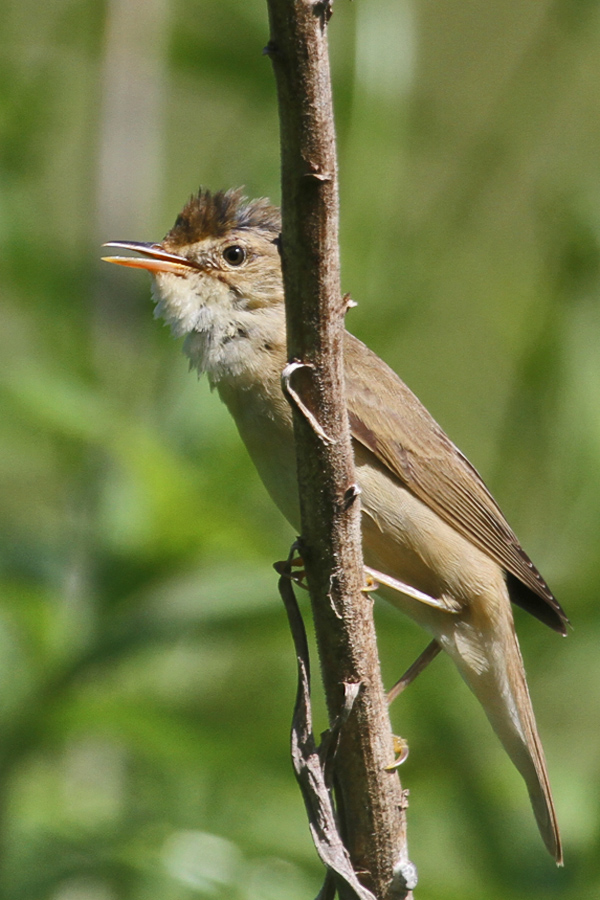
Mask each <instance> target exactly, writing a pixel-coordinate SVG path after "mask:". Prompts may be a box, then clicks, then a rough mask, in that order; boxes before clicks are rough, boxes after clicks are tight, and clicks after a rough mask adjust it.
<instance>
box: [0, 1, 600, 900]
mask: <svg viewBox="0 0 600 900" xmlns="http://www.w3.org/2000/svg"><path fill="white" fill-rule="evenodd" d="M1 7H2V21H3V33H4V48H3V56H2V60H1V61H0V88H1V94H0V129H1V140H0V181H1V186H2V191H1V194H2V206H1V207H0V236H1V238H2V242H1V249H0V255H1V262H2V273H3V274H2V285H3V291H2V295H3V296H2V308H1V311H0V358H1V359H2V362H3V365H2V367H1V371H0V403H1V413H0V436H1V440H0V485H1V488H2V519H1V521H0V532H1V535H2V538H3V540H2V545H1V549H0V798H1V800H0V817H1V820H0V860H1V865H0V896H1V897H2V898H6V900H9V898H10V900H42V898H44V900H45V898H51V900H146V898H156V897H160V898H165V900H192V898H196V897H198V898H200V897H212V898H217V900H218V898H223V900H225V898H227V900H230V898H233V900H300V898H306V897H311V896H314V895H315V894H316V893H317V890H318V887H319V884H320V879H321V868H320V865H319V863H318V861H316V859H315V856H314V851H313V850H312V847H311V844H310V840H309V836H308V831H307V826H306V822H305V816H304V810H303V808H302V803H301V799H300V795H299V794H298V792H297V790H296V786H295V783H294V781H293V776H292V772H291V766H290V764H289V760H288V728H289V720H290V715H291V707H292V703H293V697H294V691H295V684H294V679H295V671H294V660H293V656H292V652H291V643H290V639H289V636H288V634H287V628H286V625H285V622H284V615H283V612H282V610H281V608H280V604H279V601H278V599H277V596H276V583H275V576H274V574H273V572H272V569H271V563H272V562H273V561H274V560H275V559H277V558H280V557H284V556H285V555H286V554H287V551H288V547H289V543H290V539H291V537H292V535H291V532H290V531H289V529H288V528H287V526H284V525H283V523H282V520H281V518H280V516H279V514H278V513H277V511H276V510H274V509H273V508H272V506H271V503H270V501H269V500H268V498H267V497H266V495H265V494H264V491H263V489H262V487H261V486H260V484H259V483H258V479H257V476H256V475H255V473H254V472H253V470H252V469H251V466H250V464H249V462H248V460H247V459H246V456H245V453H244V450H243V448H242V447H241V445H240V442H239V440H238V438H237V435H236V434H235V432H234V428H233V426H232V424H231V423H230V422H229V420H228V418H227V414H226V411H225V410H224V409H223V408H221V406H220V405H219V402H218V399H217V398H216V397H215V396H213V395H211V394H210V392H209V391H208V388H207V386H206V384H203V383H200V384H198V382H197V381H196V379H195V377H193V376H191V375H189V374H188V373H187V372H186V366H185V361H184V359H183V357H182V356H181V354H180V351H179V349H178V347H177V345H176V343H175V342H174V341H173V340H172V339H171V338H170V336H169V335H168V334H167V332H166V331H165V330H164V329H162V328H161V326H160V325H159V324H157V323H155V322H152V319H151V305H150V302H149V286H148V283H147V278H146V276H142V275H141V274H140V273H137V274H136V273H133V272H125V271H115V272H108V271H104V269H103V268H101V264H100V263H99V262H98V257H99V255H100V249H99V244H100V243H101V242H102V241H103V240H109V239H118V238H123V239H132V240H146V239H152V238H160V237H161V236H162V235H163V234H164V233H165V232H166V231H167V229H168V228H169V227H170V226H171V224H172V222H173V220H174V218H175V215H176V213H177V212H178V210H179V208H180V207H181V206H182V205H183V202H184V201H185V199H186V198H187V197H188V196H189V194H190V193H191V192H192V191H194V190H195V189H197V187H198V185H199V184H200V183H202V184H204V185H206V186H209V187H212V188H221V187H229V186H236V185H239V184H245V185H246V189H247V192H248V193H249V194H250V195H269V196H271V197H272V199H274V200H276V199H277V196H278V178H279V174H278V133H277V117H276V103H275V88H274V82H273V78H272V75H271V72H270V68H269V62H268V59H267V58H263V57H262V56H261V50H262V47H263V46H264V45H265V44H266V42H267V39H268V28H267V20H266V19H267V17H266V6H265V4H264V2H263V0H221V2H220V3H216V2H209V0H206V2H204V3H201V4H191V5H190V4H183V3H170V4H169V3H168V2H167V0H154V2H148V3H146V4H137V5H136V6H135V8H134V7H133V5H129V4H127V3H126V2H124V0H121V2H115V3H112V4H108V5H105V4H99V3H87V4H84V3H67V4H45V5H44V4H39V3H36V4H34V3H32V2H31V0H22V2H20V3H19V4H8V3H2V4H1ZM575 11H576V12H575ZM599 36H600V21H599V14H598V9H597V5H596V4H594V3H589V2H588V3H579V4H568V3H565V2H562V3H551V2H549V0H543V2H538V3H535V4H531V3H527V2H526V0H520V2H517V3H508V2H503V3H499V4H498V3H497V4H494V5H492V6H491V5H490V4H489V3H484V2H483V0H476V2H474V3H470V4H468V5H467V6H465V5H464V4H461V3H458V2H451V3H449V4H444V5H442V6H440V5H437V6H436V5H432V4H429V5H427V4H418V5H417V4H415V5H414V6H413V5H410V4H409V3H408V0H405V2H398V0H381V2H380V3H378V4H373V3H355V4H352V5H339V7H338V6H337V5H336V10H335V16H334V18H333V21H332V24H331V40H332V59H333V66H334V81H335V91H336V98H337V109H338V130H339V134H340V175H341V193H342V256H343V281H344V287H345V289H346V290H350V291H351V292H352V295H353V297H354V299H355V300H357V301H358V303H359V306H358V309H356V310H354V311H352V312H351V314H350V318H349V326H350V327H351V329H352V330H354V331H355V332H356V333H357V334H358V335H359V336H360V337H362V338H363V339H365V340H367V341H368V343H370V344H371V345H372V346H373V347H374V348H375V349H377V350H378V351H379V352H380V353H381V355H383V356H384V357H385V358H386V359H387V361H388V362H390V364H392V365H393V366H394V367H395V368H396V369H397V371H398V372H399V373H400V374H401V375H402V376H403V377H404V379H405V380H406V381H407V382H408V383H409V384H410V386H411V387H412V388H413V389H414V390H415V391H416V392H417V393H418V394H419V395H420V396H421V398H422V399H423V400H424V402H425V403H426V404H427V405H428V407H429V408H430V409H431V410H432V412H433V413H434V414H435V415H436V417H437V418H438V419H439V421H440V422H441V423H442V424H443V426H444V427H445V428H446V430H447V431H449V433H450V434H451V435H452V437H453V438H454V439H455V441H456V442H457V443H458V444H459V445H460V446H461V447H462V448H463V449H464V450H465V451H466V452H467V453H468V454H469V456H470V458H471V459H472V460H473V462H474V463H475V464H476V465H477V466H478V468H480V470H481V471H482V472H483V473H484V474H485V476H486V480H487V481H488V483H489V484H490V486H491V487H492V489H493V490H494V493H495V494H496V496H497V497H498V499H499V501H500V502H501V504H502V506H503V508H504V509H505V511H506V512H507V515H508V517H509V519H510V521H511V523H512V524H513V525H514V527H515V529H516V530H517V532H518V533H519V535H520V536H521V538H522V540H523V542H524V544H525V546H526V548H527V549H528V551H529V552H530V553H531V555H532V556H533V558H534V559H535V561H536V563H537V564H538V565H539V567H540V569H541V570H542V572H543V573H544V575H545V576H546V577H547V579H548V580H549V582H550V584H551V585H552V587H553V589H554V590H555V592H556V594H557V596H558V597H559V598H560V600H561V602H562V603H563V604H564V606H565V608H566V609H567V611H568V613H569V615H570V616H571V618H572V620H573V622H574V625H575V629H574V630H573V633H572V634H571V635H570V637H569V639H568V640H567V641H560V640H559V639H558V638H557V637H556V636H555V635H553V634H551V633H550V632H549V631H545V630H544V629H542V627H541V626H540V625H539V623H537V622H534V621H530V620H527V618H526V617H525V616H524V615H523V616H522V615H518V616H517V620H518V621H517V624H518V628H519V633H520V634H521V635H522V645H523V651H524V656H525V659H526V664H527V669H528V673H529V676H530V684H531V689H532V693H533V696H534V703H535V706H536V710H537V711H538V717H539V724H540V730H541V733H542V736H543V739H544V744H545V747H546V751H547V755H548V758H549V764H550V771H551V776H552V781H553V786H554V789H555V795H556V801H557V807H558V813H559V818H560V820H561V823H562V826H563V831H564V839H565V856H566V868H565V870H564V871H560V872H558V871H556V870H554V869H553V866H552V863H551V861H550V860H549V858H548V857H547V856H546V854H545V852H544V850H543V847H542V845H541V842H540V840H539V837H538V835H537V831H536V828H535V825H534V822H533V817H532V815H531V812H530V810H529V805H528V802H527V798H526V795H525V791H524V790H523V787H522V784H521V782H520V779H519V778H518V776H517V775H516V774H515V773H514V772H513V771H512V769H511V767H510V764H509V762H508V761H507V759H506V758H505V756H504V754H503V753H502V751H501V750H500V748H499V747H498V746H497V744H496V742H495V740H494V738H493V736H492V735H491V733H490V732H489V728H488V727H487V723H486V722H485V720H484V719H483V717H482V715H481V712H480V710H479V709H478V708H477V706H476V704H475V702H474V701H473V700H472V698H471V697H470V695H469V694H468V692H467V691H466V689H465V688H464V686H463V685H462V683H460V681H459V679H458V677H457V676H456V674H455V673H454V671H453V670H452V668H451V666H450V664H449V663H448V662H447V660H439V661H437V662H436V663H435V665H434V666H433V667H432V669H431V671H428V672H427V673H426V674H425V675H423V676H422V678H421V679H419V681H418V682H417V683H416V684H415V685H414V686H413V687H412V688H411V690H410V691H409V692H408V693H407V694H406V695H405V696H404V697H403V698H402V700H401V701H400V702H399V703H398V705H397V708H396V709H394V710H393V719H394V722H395V727H396V728H397V730H398V731H400V732H401V733H402V734H403V736H405V737H406V738H407V739H408V741H409V743H410V745H411V755H410V758H409V760H408V762H407V764H406V765H405V766H404V768H403V771H402V776H403V782H404V784H405V786H406V787H408V788H410V790H411V809H410V813H409V826H410V841H411V852H412V856H413V858H414V860H415V862H416V863H417V865H418V866H419V869H420V873H421V883H422V892H423V896H427V897H429V898H432V900H454V898H456V897H460V898H461V900H462V898H471V897H472V898H477V900H479V898H481V897H485V898H486V900H494V898H500V897H502V898H503V900H507V898H515V900H516V898H521V897H524V896H527V897H528V898H529V900H536V898H544V900H546V898H548V897H554V896H559V895H560V897H561V898H563V900H569V898H572V900H576V898H580V897H592V896H596V895H598V894H599V893H600V866H599V862H598V861H599V860H600V853H599V852H598V851H599V846H598V842H599V839H600V817H599V804H598V799H597V798H598V794H599V788H600V785H599V780H600V756H599V752H598V737H597V730H598V726H597V722H598V720H599V717H600V689H599V687H598V685H600V677H599V675H600V672H599V664H598V652H597V646H598V639H599V637H600V635H599V630H600V624H599V618H598V614H597V603H598V600H597V595H598V586H599V575H598V564H597V559H598V554H597V541H598V538H597V535H598V530H599V527H600V478H599V476H598V462H597V461H598V458H599V456H600V405H599V402H598V398H599V397H600V367H599V363H598V359H599V354H598V347H599V346H600V313H599V309H600V306H599V304H598V299H599V289H600V213H599V209H600V182H599V179H598V174H597V172H598V167H597V160H598V155H599V153H598V150H599V147H600V133H599V132H600V129H599V127H598V122H599V121H600V119H599V117H598V109H597V105H598V100H597V98H598V95H599V90H598V88H599V87H600V61H599V57H598V53H597V42H598V38H599ZM378 621H379V634H380V643H381V653H382V661H383V667H384V676H385V679H386V682H387V683H391V682H392V681H393V680H394V679H395V678H396V677H397V676H398V675H399V674H400V673H401V671H402V670H403V669H404V668H405V667H406V665H407V664H408V663H409V662H411V661H412V658H413V657H414V656H415V655H416V654H417V653H418V652H420V650H421V649H422V648H423V646H424V642H425V637H424V636H423V635H421V634H420V633H419V632H418V631H417V630H416V629H415V628H414V627H413V626H412V625H410V624H409V623H408V622H406V621H404V620H403V619H402V617H401V616H399V615H398V614H397V613H395V612H393V611H392V610H389V609H385V608H382V609H380V610H379V611H378ZM320 718H321V723H320V724H321V725H322V726H323V727H324V718H323V715H322V713H321V716H320Z"/></svg>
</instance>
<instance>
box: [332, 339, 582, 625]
mask: <svg viewBox="0 0 600 900" xmlns="http://www.w3.org/2000/svg"><path fill="white" fill-rule="evenodd" d="M345 353H346V357H345V358H346V393H347V398H348V413H349V417H350V427H351V429H352V434H353V437H354V438H355V440H357V441H359V442H360V443H361V444H363V445H364V446H365V447H367V448H368V449H369V450H371V451H372V452H373V453H374V454H375V455H376V456H377V457H378V459H379V460H381V462H383V463H384V464H385V465H386V466H387V467H388V469H389V470H390V472H392V473H393V474H394V475H395V476H396V477H397V478H399V479H400V480H401V481H402V483H403V484H404V485H406V487H407V488H408V489H409V490H410V491H412V493H413V494H415V496H417V497H418V498H419V499H420V500H422V501H423V502H424V503H426V504H427V506H429V507H430V509H433V510H434V511H435V512H436V513H437V514H438V515H439V516H440V517H441V518H442V519H444V521H445V522H447V523H448V524H449V525H452V526H453V527H454V528H456V530H457V531H458V532H459V533H460V534H462V535H463V536H464V537H466V538H467V539H468V540H470V541H471V542H472V543H473V544H475V545H476V546H477V547H479V549H480V550H482V551H483V552H484V553H486V554H487V555H488V556H489V557H491V558H492V559H493V560H494V561H495V562H497V563H498V565H500V566H502V568H503V569H505V570H506V571H507V572H509V573H511V575H513V576H515V578H516V579H518V582H521V584H518V583H517V585H518V586H517V589H516V590H515V591H514V592H513V591H511V595H512V599H513V600H514V602H516V603H518V604H519V605H520V606H523V607H524V608H525V609H527V610H528V611H529V612H531V613H532V614H533V615H535V616H537V618H539V619H541V620H542V621H543V622H545V623H546V624H548V625H550V626H551V627H552V628H554V629H555V630H557V631H560V632H561V633H563V634H564V633H566V629H565V624H566V623H567V622H568V619H567V617H566V615H565V613H564V612H563V610H562V609H561V607H560V605H559V603H558V602H557V601H556V599H555V598H554V596H553V595H552V593H551V591H550V589H549V588H548V585H547V584H546V582H545V581H544V579H543V578H542V576H541V575H540V573H539V572H538V570H537V569H536V568H535V566H534V565H533V563H532V562H531V560H530V559H529V557H528V556H527V554H526V553H525V551H524V550H523V548H522V547H521V545H520V543H519V541H518V540H517V537H516V535H515V534H514V532H513V531H512V529H511V528H510V526H509V524H508V522H507V521H506V519H505V518H504V516H503V514H502V511H501V510H500V508H499V506H498V504H497V503H496V501H495V500H494V498H493V497H492V495H491V494H490V492H489V491H488V489H487V488H486V486H485V484H484V483H483V480H482V479H481V477H480V475H479V473H478V472H477V471H476V469H474V468H473V466H472V465H471V463H470V462H469V461H468V459H467V458H466V457H465V456H464V455H463V454H462V453H461V452H460V450H458V448H457V447H455V446H454V444H453V443H452V441H451V440H450V439H449V438H448V436H447V435H446V434H445V432H444V431H442V429H441V428H440V426H439V425H438V424H437V422H436V421H435V419H433V417H432V416H431V415H430V414H429V413H428V412H427V410H426V409H425V407H424V406H423V404H422V403H421V402H420V401H419V400H418V399H417V398H416V397H415V395H414V394H413V393H412V391H410V390H409V389H408V388H407V387H406V385H405V384H404V382H402V381H401V380H400V379H399V378H398V376H397V375H396V374H395V373H394V372H393V371H392V370H391V369H390V368H389V366H386V365H385V363H383V362H382V361H381V360H380V359H379V358H378V357H377V356H376V355H375V354H374V353H373V352H372V351H371V350H369V348H368V347H366V346H365V345H364V344H363V343H362V342H361V341H359V340H358V339H357V338H355V337H354V336H353V335H351V334H348V335H347V339H346V345H345ZM367 385H371V387H368V386H367ZM510 583H511V579H509V587H510ZM523 588H526V589H527V590H524V589H523ZM540 600H542V601H544V603H540Z"/></svg>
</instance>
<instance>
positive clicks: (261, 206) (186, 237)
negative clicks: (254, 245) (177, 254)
mask: <svg viewBox="0 0 600 900" xmlns="http://www.w3.org/2000/svg"><path fill="white" fill-rule="evenodd" d="M245 228H258V229H260V230H262V231H268V232H272V233H273V234H274V235H275V236H277V235H278V234H279V232H280V231H281V215H280V212H279V209H278V208H277V207H276V206H271V204H270V203H269V201H268V200H266V199H265V198H262V199H260V200H248V198H247V197H245V196H244V195H243V193H242V191H241V189H233V190H229V191H217V192H216V193H214V194H213V193H211V192H210V191H208V190H203V189H202V188H200V190H199V191H198V193H197V194H194V195H193V196H192V197H190V199H189V200H188V202H187V203H186V205H185V206H184V207H183V209H182V211H181V212H180V213H179V215H178V216H177V220H176V221H175V224H174V225H173V227H172V228H171V230H170V231H169V233H168V234H167V236H166V237H165V239H164V242H163V243H164V244H167V245H169V246H171V247H181V246H185V245H188V244H194V243H196V242H197V241H201V240H203V239H204V238H207V237H224V236H225V235H226V234H228V233H229V232H230V231H241V230H243V229H245Z"/></svg>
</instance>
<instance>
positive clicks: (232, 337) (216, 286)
mask: <svg viewBox="0 0 600 900" xmlns="http://www.w3.org/2000/svg"><path fill="white" fill-rule="evenodd" d="M186 282H187V279H184V278H179V277H177V276H174V275H160V274H159V275H157V276H156V277H155V278H154V279H153V287H152V294H153V298H154V301H155V304H156V305H155V309H154V315H155V317H156V318H162V319H163V320H164V322H165V324H167V325H168V326H169V327H170V328H171V332H172V333H173V335H174V336H175V337H185V342H184V345H183V351H184V353H185V355H186V356H187V357H188V359H189V361H190V368H192V369H196V370H197V372H198V374H199V375H202V374H203V373H204V372H206V374H207V375H208V378H209V381H210V383H211V385H216V384H218V383H219V382H221V381H239V380H240V379H242V380H244V381H245V380H246V378H247V377H248V376H249V377H250V378H251V377H252V370H254V369H260V367H261V366H264V364H265V354H269V353H273V351H274V350H280V352H281V353H284V352H285V312H284V306H283V303H277V304H273V305H271V306H249V307H246V308H245V307H244V306H242V305H236V304H233V303H231V302H227V301H228V300H229V298H226V297H225V296H224V294H225V292H226V289H225V290H224V287H225V286H224V285H223V284H222V283H221V282H219V281H217V280H215V281H213V280H212V279H210V278H207V279H203V282H204V283H203V285H202V291H201V294H199V293H197V292H195V291H192V290H190V286H189V283H186ZM211 282H212V284H211Z"/></svg>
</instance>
